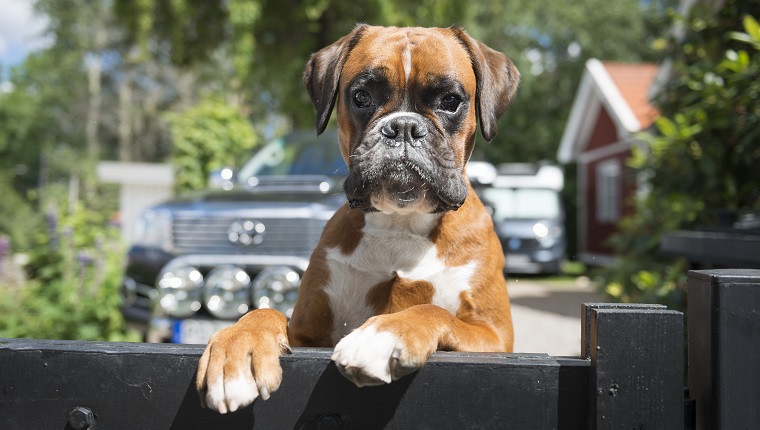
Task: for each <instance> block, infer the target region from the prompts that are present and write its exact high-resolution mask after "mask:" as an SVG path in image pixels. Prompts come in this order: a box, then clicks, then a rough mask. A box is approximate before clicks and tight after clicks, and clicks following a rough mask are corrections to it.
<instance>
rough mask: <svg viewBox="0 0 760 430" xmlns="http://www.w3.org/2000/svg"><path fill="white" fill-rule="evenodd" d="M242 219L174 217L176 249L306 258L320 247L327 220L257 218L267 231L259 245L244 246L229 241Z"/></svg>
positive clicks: (180, 250) (181, 250) (176, 250)
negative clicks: (232, 230)
mask: <svg viewBox="0 0 760 430" xmlns="http://www.w3.org/2000/svg"><path fill="white" fill-rule="evenodd" d="M240 220H241V219H240V218H232V217H218V218H209V217H204V218H196V217H183V216H175V217H174V219H173V222H172V228H173V237H174V249H175V252H179V253H210V254H254V253H255V254H261V255H293V256H306V257H308V256H309V255H310V254H311V251H312V250H313V249H314V248H315V247H316V246H317V242H318V241H319V237H320V235H321V234H322V229H323V228H324V226H325V223H326V221H325V220H319V219H304V218H279V219H276V218H257V219H256V221H257V222H260V223H262V224H264V226H265V227H266V230H265V232H264V235H263V240H262V242H261V243H260V244H258V245H254V244H250V245H241V244H239V243H233V242H231V241H230V240H229V238H228V230H229V229H230V226H232V225H233V224H234V223H235V222H239V221H240Z"/></svg>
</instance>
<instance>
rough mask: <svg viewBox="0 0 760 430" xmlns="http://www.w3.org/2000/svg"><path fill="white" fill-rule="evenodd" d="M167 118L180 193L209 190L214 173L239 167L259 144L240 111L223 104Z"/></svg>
mask: <svg viewBox="0 0 760 430" xmlns="http://www.w3.org/2000/svg"><path fill="white" fill-rule="evenodd" d="M167 117H168V120H169V123H170V124H171V133H172V139H173V141H174V156H173V160H172V161H173V164H174V168H175V171H176V173H175V178H176V181H175V183H176V188H177V191H179V192H184V191H192V190H200V189H203V188H205V187H206V186H207V180H208V177H209V174H210V173H211V172H213V171H214V170H218V169H221V168H223V167H226V166H229V167H239V165H240V163H241V162H243V161H245V160H246V159H247V158H248V156H250V154H251V150H252V149H253V148H254V146H255V145H256V143H257V139H256V134H255V133H254V130H253V127H252V126H251V124H250V122H248V120H247V119H246V118H245V117H243V116H242V115H241V114H240V111H239V110H238V109H237V108H235V107H233V106H229V105H228V104H226V103H224V102H221V101H219V100H215V99H210V100H205V101H203V102H201V103H200V104H198V105H197V106H195V107H193V108H191V109H188V110H187V111H185V112H182V113H172V114H169V115H167Z"/></svg>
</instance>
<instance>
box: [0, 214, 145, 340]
mask: <svg viewBox="0 0 760 430" xmlns="http://www.w3.org/2000/svg"><path fill="white" fill-rule="evenodd" d="M48 222H49V223H50V224H49V228H50V229H49V230H48V232H47V234H42V235H39V237H38V240H39V243H38V245H37V246H36V247H35V251H34V252H32V253H31V255H30V259H31V261H30V263H29V265H28V268H27V269H28V275H29V279H28V281H27V283H26V285H24V286H23V288H18V287H13V286H8V285H1V284H0V314H2V315H3V318H0V337H31V338H48V339H82V340H107V341H138V340H140V336H139V334H138V333H136V332H133V331H130V330H128V329H127V328H126V325H125V323H124V318H123V316H122V314H121V310H120V304H121V298H120V296H119V288H120V286H121V271H122V261H123V258H124V250H123V249H122V247H121V246H119V243H120V242H119V241H118V240H115V239H116V232H115V229H114V228H113V227H108V226H107V225H106V222H105V220H104V219H103V218H102V217H101V216H100V215H98V214H97V213H96V212H86V211H77V212H76V215H74V216H66V217H63V218H62V219H61V220H60V223H59V220H58V218H57V216H55V215H54V214H52V213H51V214H49V216H48Z"/></svg>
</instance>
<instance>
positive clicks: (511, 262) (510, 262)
mask: <svg viewBox="0 0 760 430" xmlns="http://www.w3.org/2000/svg"><path fill="white" fill-rule="evenodd" d="M506 260H507V266H525V265H528V264H530V263H531V261H530V256H528V255H525V254H507V256H506Z"/></svg>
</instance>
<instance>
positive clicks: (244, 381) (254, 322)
mask: <svg viewBox="0 0 760 430" xmlns="http://www.w3.org/2000/svg"><path fill="white" fill-rule="evenodd" d="M286 324H287V320H286V319H285V316H283V315H282V314H280V313H279V312H276V311H272V310H269V309H262V310H257V311H253V312H251V313H249V314H247V315H246V316H244V317H243V318H241V320H240V321H238V322H237V323H236V324H234V325H232V326H230V327H227V328H225V329H222V330H219V331H218V332H217V333H215V334H214V336H212V337H211V340H210V341H209V343H208V346H206V350H205V351H204V352H203V355H202V356H201V359H200V362H199V363H198V374H197V375H196V388H197V389H198V395H199V396H200V399H201V405H202V406H204V407H208V408H209V409H213V410H215V411H217V412H219V413H222V414H224V413H227V412H235V411H236V410H238V409H239V408H243V407H245V406H247V405H249V404H251V403H252V402H253V401H254V400H256V398H258V397H259V396H260V397H261V398H262V399H264V400H266V399H268V398H269V396H270V394H271V393H273V392H274V391H276V390H277V389H278V388H279V387H280V382H282V368H281V367H280V360H279V358H280V355H281V354H282V353H285V352H289V351H290V346H289V344H288V339H287V336H286Z"/></svg>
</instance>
